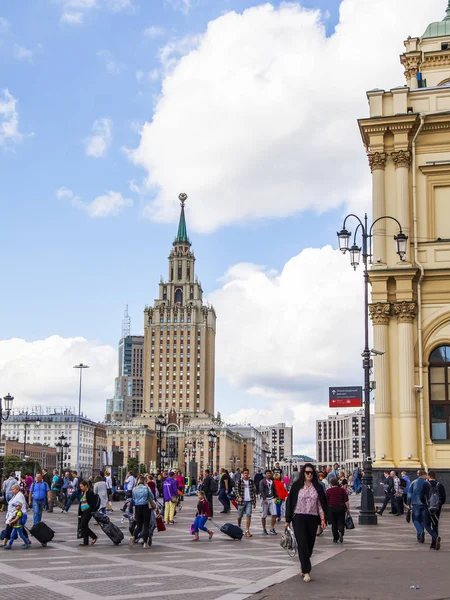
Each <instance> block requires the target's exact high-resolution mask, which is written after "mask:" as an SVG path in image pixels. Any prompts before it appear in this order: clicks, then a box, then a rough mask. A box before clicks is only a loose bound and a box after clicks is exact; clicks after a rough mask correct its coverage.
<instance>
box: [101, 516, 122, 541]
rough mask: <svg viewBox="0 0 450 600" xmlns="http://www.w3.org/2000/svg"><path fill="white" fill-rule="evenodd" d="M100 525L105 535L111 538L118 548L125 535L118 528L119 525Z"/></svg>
mask: <svg viewBox="0 0 450 600" xmlns="http://www.w3.org/2000/svg"><path fill="white" fill-rule="evenodd" d="M99 525H100V527H101V528H102V531H103V533H105V534H106V535H107V536H108V537H109V539H110V540H111V541H112V542H113V543H114V544H115V545H116V546H118V545H119V544H120V542H121V541H122V540H123V538H124V535H123V532H122V531H121V530H120V529H119V528H118V527H117V525H114V523H111V521H110V522H109V523H99Z"/></svg>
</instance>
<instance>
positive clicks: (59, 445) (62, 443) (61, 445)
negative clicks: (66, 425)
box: [55, 433, 70, 474]
mask: <svg viewBox="0 0 450 600" xmlns="http://www.w3.org/2000/svg"><path fill="white" fill-rule="evenodd" d="M66 440H67V438H66V436H65V435H64V434H63V433H62V434H61V435H60V436H59V437H58V441H57V442H56V444H55V446H56V453H57V455H58V458H59V472H60V473H61V474H62V472H63V468H64V465H63V462H64V454H65V456H66V457H67V450H68V448H70V444H68V443H67V442H66Z"/></svg>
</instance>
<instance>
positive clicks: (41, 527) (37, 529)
mask: <svg viewBox="0 0 450 600" xmlns="http://www.w3.org/2000/svg"><path fill="white" fill-rule="evenodd" d="M27 531H28V530H27ZM29 531H30V533H31V535H32V536H33V537H35V538H36V539H37V541H38V542H40V543H41V544H42V545H43V546H46V545H47V544H48V542H51V541H52V539H53V538H54V537H55V532H54V531H53V529H50V527H49V526H48V525H46V524H45V523H43V522H42V521H41V522H40V523H36V525H33V527H32V528H31V529H30V530H29Z"/></svg>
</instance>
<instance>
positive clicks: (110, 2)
mask: <svg viewBox="0 0 450 600" xmlns="http://www.w3.org/2000/svg"><path fill="white" fill-rule="evenodd" d="M106 5H107V7H108V8H109V9H110V10H112V11H113V12H121V11H122V10H125V9H127V8H131V7H132V6H133V5H132V2H131V0H106Z"/></svg>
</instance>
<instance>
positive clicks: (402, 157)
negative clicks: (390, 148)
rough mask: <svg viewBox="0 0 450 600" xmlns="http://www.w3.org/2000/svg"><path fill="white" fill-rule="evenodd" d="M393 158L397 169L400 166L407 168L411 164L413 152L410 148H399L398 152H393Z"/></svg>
mask: <svg viewBox="0 0 450 600" xmlns="http://www.w3.org/2000/svg"><path fill="white" fill-rule="evenodd" d="M391 156H392V160H393V161H394V165H395V168H396V169H399V168H400V167H406V168H407V169H409V168H410V166H411V152H409V150H399V151H398V152H391Z"/></svg>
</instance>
